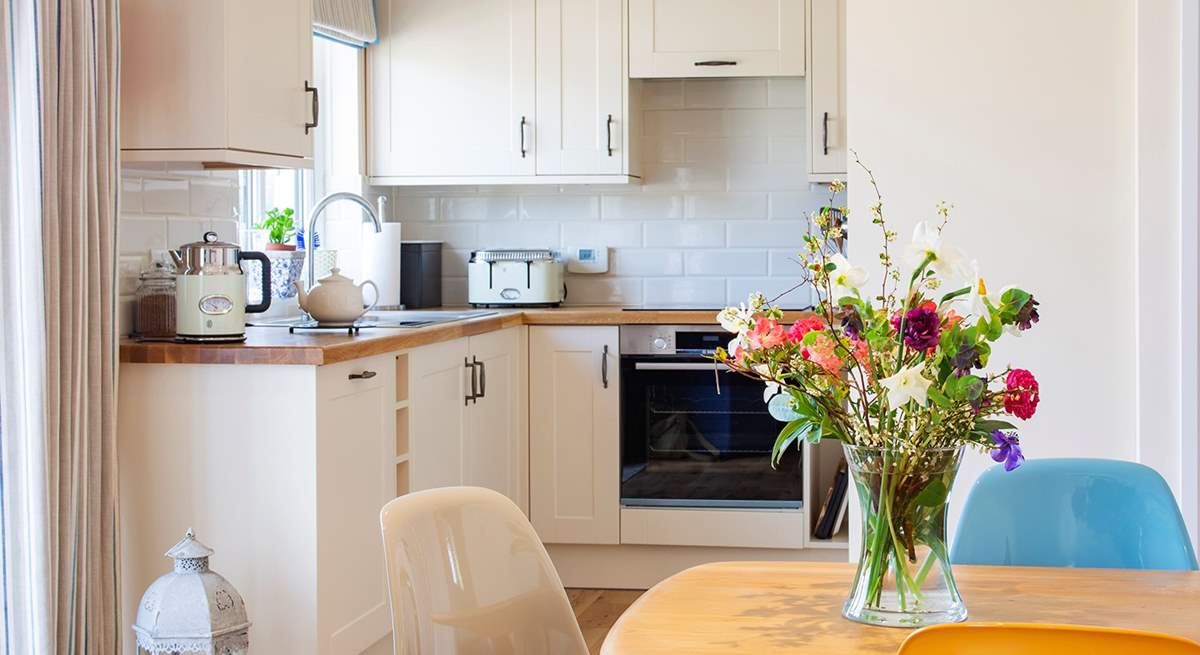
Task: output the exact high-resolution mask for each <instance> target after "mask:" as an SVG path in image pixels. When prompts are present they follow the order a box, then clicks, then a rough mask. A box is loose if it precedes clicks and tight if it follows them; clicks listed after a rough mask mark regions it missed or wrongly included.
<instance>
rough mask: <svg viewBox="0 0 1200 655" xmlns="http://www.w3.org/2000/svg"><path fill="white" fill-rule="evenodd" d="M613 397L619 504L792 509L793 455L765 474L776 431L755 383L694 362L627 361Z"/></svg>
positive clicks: (797, 487)
mask: <svg viewBox="0 0 1200 655" xmlns="http://www.w3.org/2000/svg"><path fill="white" fill-rule="evenodd" d="M718 371H719V372H718ZM718 377H719V378H720V393H718V392H717V383H716V378H718ZM621 394H622V398H621V435H622V439H621V447H622V448H621V462H622V467H621V468H622V471H621V501H622V503H624V504H625V505H650V506H707V507H799V506H800V501H801V497H802V496H801V486H802V485H801V474H800V449H799V448H796V447H793V448H789V449H788V453H787V454H786V455H785V456H784V458H783V461H781V462H780V464H779V466H778V468H774V469H773V468H771V447H772V446H773V445H774V443H775V438H776V437H777V436H778V435H779V430H780V429H781V428H782V427H783V424H782V423H780V422H779V421H776V420H775V419H773V418H771V416H770V415H769V414H768V413H767V409H766V405H765V404H764V403H763V398H762V394H763V385H762V383H760V382H756V381H753V380H750V379H748V378H745V377H742V376H740V375H737V374H734V373H729V372H727V371H725V370H724V369H723V368H721V367H716V368H714V366H713V362H712V361H711V360H705V359H703V358H700V357H678V356H673V357H664V356H652V357H638V356H627V357H622V358H621Z"/></svg>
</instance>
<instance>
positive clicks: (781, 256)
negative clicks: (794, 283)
mask: <svg viewBox="0 0 1200 655" xmlns="http://www.w3.org/2000/svg"><path fill="white" fill-rule="evenodd" d="M800 251H801V248H792V249H790V250H772V251H771V258H770V259H771V267H770V272H771V275H772V276H774V277H782V278H788V277H791V278H796V279H799V278H800V276H802V275H803V274H804V264H802V263H800Z"/></svg>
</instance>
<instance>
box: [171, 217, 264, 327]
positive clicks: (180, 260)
mask: <svg viewBox="0 0 1200 655" xmlns="http://www.w3.org/2000/svg"><path fill="white" fill-rule="evenodd" d="M170 252H171V259H173V260H175V268H176V275H175V339H176V340H177V341H192V342H208V343H211V342H229V341H245V340H246V314H247V313H251V314H254V313H259V312H265V311H267V308H269V307H270V306H271V262H270V260H269V259H267V256H266V255H265V254H263V253H261V252H252V251H242V249H241V248H240V247H238V246H237V245H235V244H232V243H225V242H223V241H217V233H216V232H205V233H204V238H203V239H202V240H201V241H195V242H193V243H188V244H184V245H183V246H181V247H180V248H179V250H172V251H170ZM247 259H256V260H258V261H259V262H260V263H261V264H262V272H263V273H262V298H263V301H262V302H261V303H259V304H257V305H247V304H246V278H245V276H244V275H243V274H242V261H244V260H247Z"/></svg>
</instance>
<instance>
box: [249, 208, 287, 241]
mask: <svg viewBox="0 0 1200 655" xmlns="http://www.w3.org/2000/svg"><path fill="white" fill-rule="evenodd" d="M295 213H296V212H295V211H293V210H292V208H291V207H284V208H283V209H282V210H280V209H279V208H278V207H272V208H271V210H270V211H268V212H267V217H266V218H264V219H263V220H262V222H260V223H259V224H258V225H255V226H254V229H256V230H266V231H267V250H295V249H296V244H294V243H288V241H291V240H292V237H294V236H295V235H296V221H295V219H294V218H293V216H294V215H295Z"/></svg>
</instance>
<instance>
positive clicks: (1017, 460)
mask: <svg viewBox="0 0 1200 655" xmlns="http://www.w3.org/2000/svg"><path fill="white" fill-rule="evenodd" d="M992 441H995V442H996V449H995V450H993V451H992V459H993V460H995V461H997V462H1004V470H1005V471H1012V470H1013V469H1015V468H1017V467H1018V466H1020V465H1021V463H1022V462H1024V461H1025V455H1023V454H1021V440H1020V439H1018V438H1017V435H1015V434H1014V435H1011V436H1009V435H1007V434H1005V433H1004V432H1002V431H1000V430H996V431H995V432H993V433H992Z"/></svg>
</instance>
